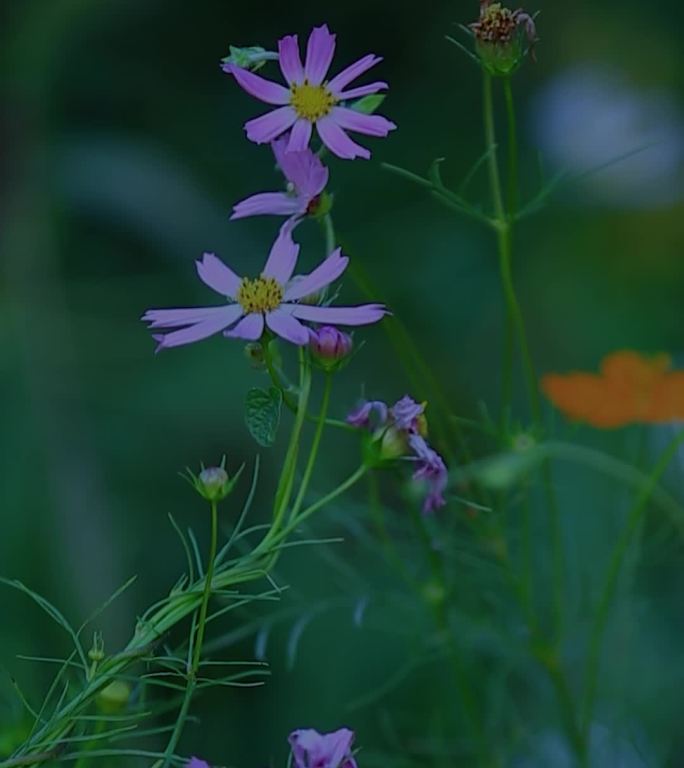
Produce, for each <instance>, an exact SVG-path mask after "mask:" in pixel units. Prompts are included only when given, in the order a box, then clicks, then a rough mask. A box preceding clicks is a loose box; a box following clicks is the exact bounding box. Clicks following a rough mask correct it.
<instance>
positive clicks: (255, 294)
mask: <svg viewBox="0 0 684 768" xmlns="http://www.w3.org/2000/svg"><path fill="white" fill-rule="evenodd" d="M237 300H238V304H240V306H241V307H242V308H243V309H244V310H245V314H246V315H248V314H250V313H251V312H271V311H272V310H274V309H277V308H278V307H279V306H280V303H281V302H282V300H283V288H282V286H281V285H280V283H279V282H278V281H277V280H275V279H274V278H273V277H264V276H263V275H262V276H261V277H255V278H254V279H253V280H250V278H249V277H243V278H242V282H241V283H240V288H239V289H238V292H237Z"/></svg>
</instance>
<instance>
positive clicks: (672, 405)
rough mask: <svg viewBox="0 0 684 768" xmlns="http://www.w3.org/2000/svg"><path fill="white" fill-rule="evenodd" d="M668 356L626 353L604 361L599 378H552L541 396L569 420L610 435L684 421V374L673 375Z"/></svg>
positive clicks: (573, 375) (548, 377) (544, 384)
mask: <svg viewBox="0 0 684 768" xmlns="http://www.w3.org/2000/svg"><path fill="white" fill-rule="evenodd" d="M670 367H671V360H670V357H669V356H668V355H664V354H661V355H655V356H653V357H645V356H643V355H640V354H639V353H638V352H632V351H630V350H623V351H620V352H614V353H613V354H611V355H608V356H607V357H605V358H604V359H603V362H602V363H601V371H600V373H598V374H595V373H574V372H573V373H569V374H566V375H561V374H556V373H550V374H548V375H546V376H544V377H543V378H542V381H541V385H542V390H543V391H544V393H545V394H546V396H547V397H548V398H549V400H551V402H552V403H553V404H554V405H555V406H556V407H557V408H558V409H559V410H561V411H562V412H563V413H564V414H565V415H566V416H567V417H568V418H570V419H575V420H577V421H585V422H587V423H588V424H591V425H592V426H594V427H599V428H601V429H610V428H613V427H623V426H626V425H627V424H661V423H664V422H671V421H679V420H684V371H671V370H670Z"/></svg>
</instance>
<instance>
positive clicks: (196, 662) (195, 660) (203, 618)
mask: <svg viewBox="0 0 684 768" xmlns="http://www.w3.org/2000/svg"><path fill="white" fill-rule="evenodd" d="M210 504H211V543H210V546H209V561H208V563H207V575H206V578H205V581H204V591H203V593H202V604H201V606H200V612H199V620H198V622H197V634H196V636H195V647H194V652H193V655H192V663H191V665H190V669H189V670H188V682H187V685H186V687H185V694H184V695H183V703H182V705H181V708H180V711H179V713H178V718H177V719H176V725H175V727H174V729H173V732H172V733H171V737H170V738H169V742H168V744H167V745H166V751H165V752H164V760H163V768H167V766H168V765H169V764H170V762H171V759H172V757H173V753H174V752H175V749H176V746H177V745H178V742H179V741H180V737H181V735H182V734H183V728H184V727H185V721H186V720H187V717H188V713H189V711H190V703H191V701H192V697H193V694H194V693H195V688H196V686H197V672H198V671H199V667H200V662H201V660H202V647H203V646H204V632H205V629H206V625H207V612H208V610H209V600H210V599H211V588H212V583H213V581H214V568H215V564H216V551H217V549H218V505H217V502H216V501H212V502H210ZM193 626H194V625H193Z"/></svg>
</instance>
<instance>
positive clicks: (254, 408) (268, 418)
mask: <svg viewBox="0 0 684 768" xmlns="http://www.w3.org/2000/svg"><path fill="white" fill-rule="evenodd" d="M282 404H283V393H282V392H281V391H280V390H279V389H278V388H277V387H270V388H269V389H268V390H265V389H259V388H257V387H253V388H252V389H250V390H249V392H248V393H247V400H246V401H245V422H246V423H247V429H249V432H250V434H251V435H252V437H253V438H254V439H255V440H256V441H257V443H259V445H263V446H264V448H270V447H271V446H272V445H273V443H274V442H275V439H276V433H277V432H278V425H279V424H280V410H281V407H282Z"/></svg>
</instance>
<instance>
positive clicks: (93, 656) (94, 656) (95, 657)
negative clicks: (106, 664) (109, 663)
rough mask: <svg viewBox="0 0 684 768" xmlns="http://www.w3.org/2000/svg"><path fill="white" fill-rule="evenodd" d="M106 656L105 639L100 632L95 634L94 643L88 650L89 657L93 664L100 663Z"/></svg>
mask: <svg viewBox="0 0 684 768" xmlns="http://www.w3.org/2000/svg"><path fill="white" fill-rule="evenodd" d="M104 657H105V651H104V640H103V639H102V635H101V634H100V633H99V632H96V633H95V634H94V635H93V645H92V647H91V649H90V650H89V651H88V658H89V659H90V660H91V661H92V662H93V664H99V663H100V662H101V661H102V660H103V659H104Z"/></svg>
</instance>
